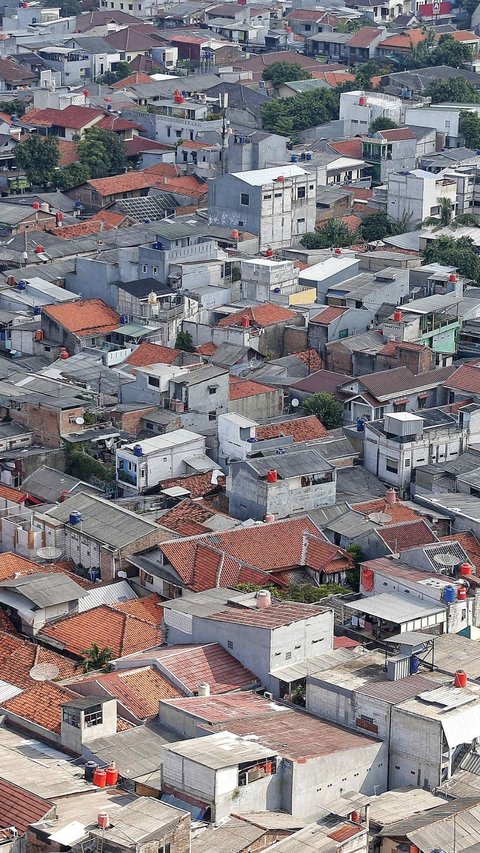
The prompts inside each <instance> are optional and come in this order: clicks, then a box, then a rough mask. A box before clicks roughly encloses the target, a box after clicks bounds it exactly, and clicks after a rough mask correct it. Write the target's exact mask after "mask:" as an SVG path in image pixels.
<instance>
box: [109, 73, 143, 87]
mask: <svg viewBox="0 0 480 853" xmlns="http://www.w3.org/2000/svg"><path fill="white" fill-rule="evenodd" d="M151 82H152V78H151V77H149V76H148V74H144V73H143V71H134V72H133V74H129V75H128V77H124V78H123V80H119V81H118V83H112V86H111V88H112V89H124V88H125V86H138V85H139V84H140V83H151Z"/></svg>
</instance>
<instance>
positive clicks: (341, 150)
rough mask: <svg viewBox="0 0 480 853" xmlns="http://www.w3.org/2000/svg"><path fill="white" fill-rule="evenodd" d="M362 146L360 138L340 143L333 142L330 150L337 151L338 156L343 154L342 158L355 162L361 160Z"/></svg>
mask: <svg viewBox="0 0 480 853" xmlns="http://www.w3.org/2000/svg"><path fill="white" fill-rule="evenodd" d="M362 144H363V143H362V140H361V139H360V137H359V138H358V139H345V140H341V141H340V142H331V143H330V148H331V149H332V150H333V151H336V152H337V154H341V155H342V157H351V158H352V159H353V160H361V159H362Z"/></svg>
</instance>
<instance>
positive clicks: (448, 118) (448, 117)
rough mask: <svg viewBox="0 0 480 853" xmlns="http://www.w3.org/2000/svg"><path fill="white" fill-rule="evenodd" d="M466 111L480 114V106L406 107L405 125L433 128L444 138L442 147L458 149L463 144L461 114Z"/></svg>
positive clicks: (436, 105)
mask: <svg viewBox="0 0 480 853" xmlns="http://www.w3.org/2000/svg"><path fill="white" fill-rule="evenodd" d="M464 110H468V111H469V112H476V113H477V115H478V114H480V105H475V104H462V105H461V106H459V105H458V104H432V105H431V106H423V107H406V109H405V124H407V125H408V124H413V125H417V126H418V127H433V128H435V130H436V131H437V134H438V135H439V136H440V137H441V138H442V139H441V143H440V145H441V146H443V147H445V148H458V147H459V146H461V145H462V144H463V137H462V132H461V129H460V124H461V113H462V111H464Z"/></svg>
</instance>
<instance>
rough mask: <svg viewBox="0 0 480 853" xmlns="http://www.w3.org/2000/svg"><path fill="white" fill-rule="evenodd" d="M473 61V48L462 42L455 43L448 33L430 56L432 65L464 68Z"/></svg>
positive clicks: (441, 38) (442, 37)
mask: <svg viewBox="0 0 480 853" xmlns="http://www.w3.org/2000/svg"><path fill="white" fill-rule="evenodd" d="M471 61H472V48H471V47H470V45H468V44H465V43H464V42H461V41H455V39H454V38H452V36H451V35H449V34H448V33H447V34H445V35H443V36H441V37H440V40H439V42H438V45H437V47H436V48H434V50H432V53H431V54H430V64H431V65H450V67H451V68H462V67H463V66H464V65H465V64H466V63H468V62H471Z"/></svg>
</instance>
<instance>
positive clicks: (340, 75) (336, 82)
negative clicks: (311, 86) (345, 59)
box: [312, 71, 355, 89]
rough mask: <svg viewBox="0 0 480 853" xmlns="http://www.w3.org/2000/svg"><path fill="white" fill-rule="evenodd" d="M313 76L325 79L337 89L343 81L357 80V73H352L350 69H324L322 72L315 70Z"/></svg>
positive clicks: (351, 81)
mask: <svg viewBox="0 0 480 853" xmlns="http://www.w3.org/2000/svg"><path fill="white" fill-rule="evenodd" d="M312 76H313V77H314V78H315V79H316V80H324V81H325V83H328V85H329V86H332V88H333V89H336V87H337V86H341V85H342V84H343V83H353V82H354V80H355V75H354V74H350V72H349V71H324V72H322V73H319V72H318V71H314V72H313V75H312Z"/></svg>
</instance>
